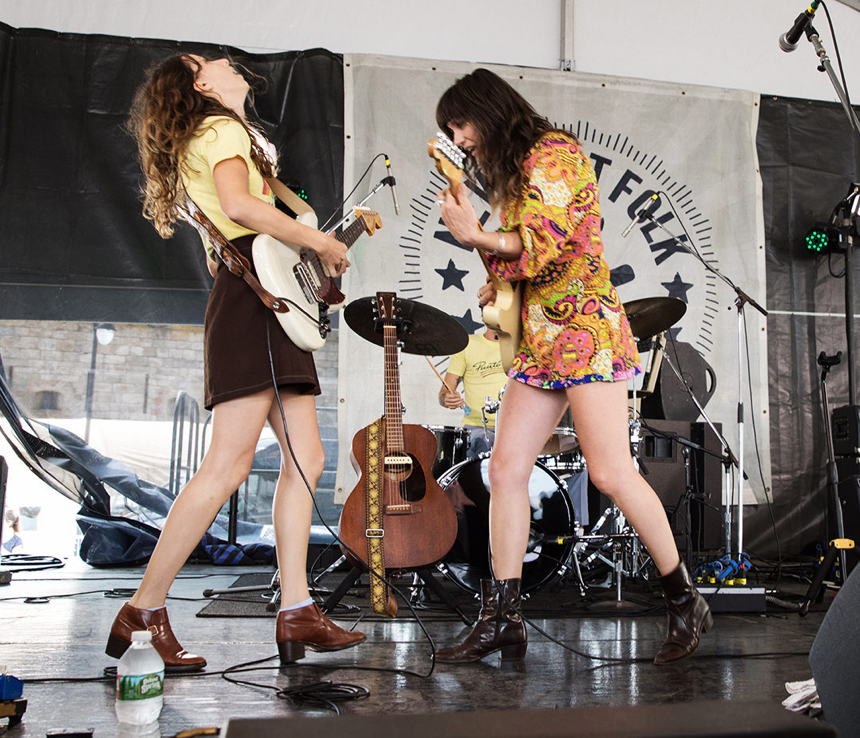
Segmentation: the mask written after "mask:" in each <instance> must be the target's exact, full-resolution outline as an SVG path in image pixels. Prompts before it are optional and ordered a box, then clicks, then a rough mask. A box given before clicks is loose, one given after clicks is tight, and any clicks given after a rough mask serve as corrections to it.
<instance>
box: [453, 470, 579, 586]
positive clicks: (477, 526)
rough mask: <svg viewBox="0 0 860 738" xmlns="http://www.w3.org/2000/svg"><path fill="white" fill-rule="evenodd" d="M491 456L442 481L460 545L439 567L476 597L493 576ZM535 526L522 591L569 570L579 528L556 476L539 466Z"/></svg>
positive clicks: (533, 496)
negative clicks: (454, 512) (455, 517)
mask: <svg viewBox="0 0 860 738" xmlns="http://www.w3.org/2000/svg"><path fill="white" fill-rule="evenodd" d="M488 465H489V454H481V455H480V456H479V457H477V458H475V459H469V460H467V461H465V462H463V463H461V464H458V465H457V466H455V467H453V468H451V469H449V470H448V472H446V473H445V474H443V475H442V476H441V477H440V478H439V485H440V486H441V487H442V489H443V490H445V492H446V494H447V495H448V497H449V498H450V499H451V502H452V503H453V505H454V509H455V511H456V513H457V527H458V530H457V541H456V542H455V543H454V546H453V547H452V549H451V551H449V552H448V554H447V555H446V556H445V557H444V558H443V559H442V561H441V562H440V563H439V564H437V567H438V568H439V569H440V571H442V572H443V574H444V575H445V576H446V577H448V578H449V579H451V580H452V581H453V582H454V583H455V584H457V585H458V586H460V587H462V588H463V589H465V590H467V591H469V592H472V593H473V594H478V593H480V591H481V579H488V578H489V577H490V576H491V573H490V564H489V556H488V550H489V540H490V527H489V507H490V484H489V478H488V471H487V470H488ZM529 503H530V505H531V523H530V532H529V544H528V548H527V550H526V555H525V557H524V558H523V572H522V592H523V594H528V593H529V592H531V591H534V590H536V589H538V588H539V587H541V586H543V585H544V584H547V583H548V582H550V581H552V580H554V579H556V578H557V577H558V576H560V575H561V574H562V571H567V565H568V564H569V560H570V556H571V553H572V550H573V541H574V538H575V536H574V535H573V533H574V531H575V530H576V528H577V526H578V524H577V523H576V521H575V515H574V509H573V504H572V503H571V501H570V498H569V497H568V495H567V491H566V489H565V488H564V485H563V483H562V482H561V480H560V479H559V478H558V476H557V475H556V474H554V473H553V472H552V471H550V470H549V469H548V468H547V467H546V466H544V465H543V464H541V463H540V462H537V463H536V464H535V466H534V468H533V469H532V473H531V476H530V479H529Z"/></svg>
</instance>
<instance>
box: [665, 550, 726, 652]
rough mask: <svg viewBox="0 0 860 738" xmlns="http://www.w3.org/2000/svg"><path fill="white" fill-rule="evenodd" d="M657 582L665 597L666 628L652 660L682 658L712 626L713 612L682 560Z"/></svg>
mask: <svg viewBox="0 0 860 738" xmlns="http://www.w3.org/2000/svg"><path fill="white" fill-rule="evenodd" d="M660 585H661V586H662V587H663V596H664V597H665V598H666V617H667V619H668V630H667V634H666V640H665V642H664V643H663V647H662V648H661V649H660V652H659V653H658V654H657V656H656V658H655V659H654V663H655V664H667V663H669V662H670V661H678V660H679V659H685V658H687V656H691V655H692V654H693V652H695V650H696V649H697V648H698V646H699V638H700V637H701V635H702V633H705V632H707V631H708V630H710V629H711V627H712V626H713V624H714V616H713V615H711V608H710V607H708V603H707V602H705V600H704V598H703V597H702V595H700V594H699V593H698V591H697V590H696V585H695V584H693V580H692V579H691V578H690V573H689V572H688V571H687V567H686V566H684V562H683V561H682V562H681V563H680V564H678V567H677V568H676V569H675V570H674V571H672V572H670V573H669V574H667V575H666V576H664V577H660Z"/></svg>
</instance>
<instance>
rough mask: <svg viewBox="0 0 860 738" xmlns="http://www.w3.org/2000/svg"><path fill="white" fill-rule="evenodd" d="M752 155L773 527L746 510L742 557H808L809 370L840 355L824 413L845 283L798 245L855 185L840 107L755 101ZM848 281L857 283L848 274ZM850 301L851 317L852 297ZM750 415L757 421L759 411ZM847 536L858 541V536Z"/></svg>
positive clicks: (820, 495) (817, 490) (841, 262)
mask: <svg viewBox="0 0 860 738" xmlns="http://www.w3.org/2000/svg"><path fill="white" fill-rule="evenodd" d="M822 84H824V82H822ZM855 110H857V109H856V108H855ZM858 113H860V111H858ZM757 146H758V155H759V163H760V166H761V177H762V191H763V197H764V225H765V244H766V249H767V306H768V308H770V310H771V311H772V312H771V315H770V316H769V317H768V321H767V327H768V359H769V364H770V366H769V380H770V408H769V416H770V441H771V463H772V473H773V490H774V492H775V494H774V498H775V502H774V506H773V518H774V521H773V522H772V521H771V515H770V511H769V510H768V509H766V507H765V506H760V507H759V508H758V509H757V510H755V511H754V512H753V511H751V514H750V515H749V516H748V518H747V524H746V526H745V533H747V534H748V535H746V537H745V543H746V545H745V548H746V549H747V550H748V551H752V552H754V553H757V554H760V555H773V554H775V553H776V552H777V547H776V539H775V535H774V529H775V531H776V532H777V533H778V535H779V541H780V544H781V550H782V553H783V554H784V555H785V554H796V553H798V552H808V553H814V552H815V545H816V544H817V545H825V546H826V541H827V538H826V536H827V535H828V534H829V535H832V534H833V532H834V531H833V530H830V531H826V529H825V522H826V521H825V518H826V510H827V496H828V492H827V466H826V464H827V445H826V435H825V425H824V418H825V413H824V408H823V404H822V393H821V389H820V375H821V367H819V366H818V364H817V358H818V355H819V353H821V352H822V351H823V352H825V353H826V354H829V355H833V354H836V352H837V351H841V352H842V354H843V361H842V364H840V365H839V366H836V367H835V368H834V369H833V370H832V371H831V372H830V375H829V377H828V380H827V394H828V400H829V404H830V408H831V409H832V408H833V407H838V406H841V405H847V404H851V403H852V400H851V399H850V398H849V396H848V371H847V358H848V357H847V355H846V346H847V341H846V321H845V318H844V317H843V316H844V314H845V312H846V295H845V279H844V278H839V277H837V276H833V275H834V274H835V275H839V274H840V273H843V270H844V266H845V259H844V258H843V257H842V256H834V257H832V259H828V257H827V256H809V255H807V252H806V251H805V246H804V243H803V239H804V235H805V233H806V231H807V229H808V228H809V227H810V226H812V225H813V224H815V223H816V222H817V221H826V220H828V219H829V218H830V215H831V213H832V211H833V209H834V207H835V206H836V205H837V204H838V203H839V202H840V201H841V200H842V198H844V197H845V195H846V194H847V192H848V189H849V186H850V185H851V183H852V182H857V181H860V145H858V142H857V139H856V138H855V137H854V136H852V134H851V131H850V128H849V125H848V117H847V115H846V114H845V111H844V109H843V108H842V106H841V105H838V104H835V103H825V102H815V101H810V100H797V99H786V98H778V97H765V96H762V98H761V116H760V120H759V128H758V138H757ZM856 261H857V258H855V262H856ZM852 273H853V274H854V275H855V277H854V283H855V284H857V283H858V274H857V273H858V269H857V267H856V266H855V268H854V269H853V270H852ZM852 301H853V303H854V305H855V307H854V309H855V312H856V302H857V297H856V295H855V296H853V297H852ZM749 309H750V308H747V310H749ZM784 313H785V314H784ZM855 340H856V339H855ZM858 358H860V357H858ZM854 365H855V367H856V366H857V360H856V359H855V361H854ZM856 376H858V378H860V375H856ZM854 401H856V400H854ZM758 411H759V415H758V417H759V418H760V417H761V415H760V412H761V408H758ZM747 419H749V414H748V415H747ZM754 464H755V460H754V459H752V460H750V461H749V462H748V463H745V465H744V466H745V469H746V471H747V472H748V473H749V475H750V476H752V475H753V474H757V473H758V470H757V469H756V467H755V466H754ZM774 523H775V525H774ZM846 533H851V531H846ZM853 534H854V535H853V537H854V538H860V531H853Z"/></svg>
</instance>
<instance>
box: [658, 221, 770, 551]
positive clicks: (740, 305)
mask: <svg viewBox="0 0 860 738" xmlns="http://www.w3.org/2000/svg"><path fill="white" fill-rule="evenodd" d="M645 220H649V221H651V222H652V223H653V224H654V225H656V226H657V227H658V228H659V229H660V230H662V231H663V232H664V233H666V234H667V235H668V236H669V238H671V239H672V241H673V242H674V243H675V244H676V245H677V246H679V247H680V248H682V249H684V251H686V252H687V253H688V254H690V255H691V256H693V257H695V258H696V259H697V260H698V261H699V262H700V263H701V264H702V265H703V266H704V267H705V269H707V270H708V271H709V272H711V273H712V274H714V275H716V276H717V277H719V278H720V279H722V280H723V282H725V283H726V284H727V285H728V286H729V287H731V288H732V289H733V290H734V292H735V294H736V295H737V297H736V299H735V306H736V308H737V313H738V461H737V467H738V528H737V530H738V551H737V553H738V558H737V563H738V565H739V566H740V565H741V563H742V559H743V553H744V514H743V512H744V494H743V480H744V383H743V368H744V367H743V365H744V361H743V356H744V351H743V335H744V306H745V305H746V304H750V305H752V306H753V307H754V308H755V309H756V310H758V311H759V312H760V313H761V314H762V315H764V316H765V317H766V316H767V310H765V309H764V308H763V307H762V306H761V305H759V304H758V303H757V302H756V301H755V300H753V299H752V298H751V297H750V296H749V295H748V294H747V293H746V292H744V291H743V290H742V289H741V288H740V287H738V286H737V285H735V283H734V282H732V280H730V279H729V278H728V277H727V276H726V275H724V274H723V273H722V272H720V271H719V270H718V269H716V268H715V267H713V266H712V265H711V264H709V263H708V262H707V261H705V260H704V259H703V258H702V257H701V256H700V255H699V253H698V252H697V251H696V250H695V249H693V248H692V247H691V246H690V245H688V244H687V243H686V242H685V241H682V240H681V239H680V238H678V237H677V236H676V235H675V234H674V233H672V232H671V231H670V230H669V229H668V228H666V227H665V226H664V225H663V224H662V223H660V221H658V220H656V219H655V218H654V216H653V215H652V214H651V213H646V214H645ZM696 404H697V405H698V403H696ZM712 428H713V426H712ZM717 435H718V436H719V434H717ZM727 477H728V473H727ZM725 520H726V554H727V555H728V556H729V558H731V555H732V548H731V523H732V514H731V495H730V489H729V488H726V511H725Z"/></svg>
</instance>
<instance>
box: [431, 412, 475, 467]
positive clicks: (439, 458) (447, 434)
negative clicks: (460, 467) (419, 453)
mask: <svg viewBox="0 0 860 738" xmlns="http://www.w3.org/2000/svg"><path fill="white" fill-rule="evenodd" d="M424 427H425V428H429V429H430V430H431V431H433V435H434V436H436V447H437V450H436V458H435V460H434V461H433V469H432V473H433V479H439V477H440V476H442V474H444V473H445V472H446V471H448V470H449V469H450V468H451V467H452V466H455V465H456V464H459V463H460V462H462V461H465V460H466V455H467V452H468V451H469V435H470V434H469V431H468V430H466V429H465V428H455V427H454V426H451V425H427V426H424Z"/></svg>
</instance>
